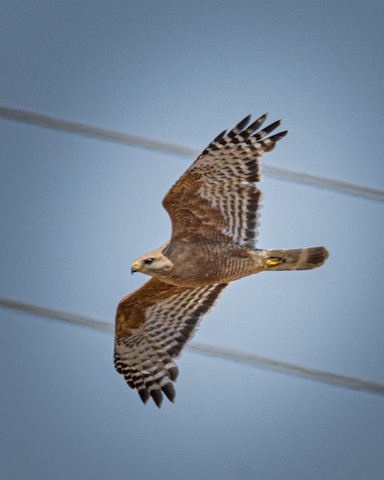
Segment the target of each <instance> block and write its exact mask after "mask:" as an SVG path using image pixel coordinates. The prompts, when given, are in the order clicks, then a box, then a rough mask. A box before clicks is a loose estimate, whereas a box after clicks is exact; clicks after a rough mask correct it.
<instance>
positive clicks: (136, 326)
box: [115, 278, 227, 407]
mask: <svg viewBox="0 0 384 480" xmlns="http://www.w3.org/2000/svg"><path fill="white" fill-rule="evenodd" d="M226 285H227V284H225V283H223V284H217V285H207V286H202V287H197V288H185V287H177V286H174V285H169V284H167V283H163V282H161V281H160V280H157V279H156V278H152V279H151V280H149V282H147V283H145V284H144V285H143V286H142V287H141V288H139V289H138V290H136V291H135V292H133V293H131V294H130V295H128V296H127V297H125V298H123V299H122V300H121V302H120V303H119V305H118V308H117V318H116V339H115V368H116V370H117V371H118V372H119V373H121V374H122V375H124V377H125V380H126V382H127V383H128V385H129V386H130V387H132V388H134V389H136V390H137V391H138V393H139V395H140V397H141V399H142V401H143V402H144V403H146V402H147V401H148V399H149V398H150V397H152V398H153V400H154V401H155V403H156V405H157V406H158V407H159V406H160V405H161V402H162V400H163V393H164V394H165V395H166V396H167V397H168V398H169V400H171V401H173V400H174V397H175V389H174V386H173V383H172V382H174V381H175V380H176V378H177V375H178V368H177V366H176V363H175V362H174V360H173V359H174V357H176V356H177V355H179V354H180V352H181V350H182V349H183V347H184V346H185V344H186V342H187V341H188V340H189V339H190V338H191V337H192V335H193V333H194V331H195V329H196V327H197V325H198V323H199V321H200V319H201V317H202V316H203V315H204V314H205V313H207V312H208V310H209V309H210V308H211V307H212V306H213V304H214V303H215V301H216V299H217V298H218V297H219V295H220V293H221V292H222V291H223V290H224V288H225V287H226Z"/></svg>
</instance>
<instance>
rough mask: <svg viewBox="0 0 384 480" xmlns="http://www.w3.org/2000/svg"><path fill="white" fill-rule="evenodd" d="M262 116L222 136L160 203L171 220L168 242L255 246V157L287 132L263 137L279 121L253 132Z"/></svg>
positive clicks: (257, 197)
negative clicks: (182, 241)
mask: <svg viewBox="0 0 384 480" xmlns="http://www.w3.org/2000/svg"><path fill="white" fill-rule="evenodd" d="M266 117H267V114H265V115H263V116H261V117H260V118H258V119H257V120H256V121H255V122H253V123H251V124H250V125H249V122H250V119H251V116H250V115H249V116H248V117H246V118H244V120H242V121H241V122H240V123H238V124H237V125H236V126H235V127H234V128H233V129H232V130H231V131H230V132H228V133H227V132H226V131H224V132H222V133H221V134H220V135H218V136H217V137H216V138H215V139H214V140H213V142H212V143H210V144H209V145H208V147H207V148H206V149H205V150H204V151H203V152H202V153H201V155H200V156H199V157H198V158H197V160H196V161H195V162H194V163H193V164H192V165H191V167H190V168H189V169H188V170H187V171H186V172H185V173H184V175H183V176H182V177H181V178H180V179H179V180H178V181H177V182H176V184H175V185H174V186H173V187H172V189H171V190H170V191H169V193H168V194H167V195H166V197H165V198H164V200H163V205H164V208H165V209H166V210H167V212H168V213H169V215H170V217H171V220H172V239H171V243H176V242H177V241H179V240H187V241H198V240H199V239H202V238H205V239H210V240H213V241H225V242H233V243H236V244H238V245H241V246H246V247H249V248H253V247H254V246H255V241H256V228H257V218H258V207H259V203H260V200H261V192H260V190H259V189H258V186H257V182H259V181H260V180H261V175H260V158H261V157H262V155H264V154H265V153H267V152H270V151H271V150H272V149H273V148H274V147H275V145H276V142H277V141H279V140H280V139H281V138H283V137H284V136H285V135H286V134H287V133H288V132H287V131H284V132H281V133H277V134H275V135H272V136H269V137H268V135H269V134H270V133H271V132H272V131H273V130H275V129H276V128H277V127H278V126H279V125H280V124H281V121H277V122H275V123H272V124H271V125H269V126H267V127H265V128H264V129H262V130H258V129H259V128H260V127H261V125H262V124H263V123H264V121H265V119H266ZM257 130H258V131H257Z"/></svg>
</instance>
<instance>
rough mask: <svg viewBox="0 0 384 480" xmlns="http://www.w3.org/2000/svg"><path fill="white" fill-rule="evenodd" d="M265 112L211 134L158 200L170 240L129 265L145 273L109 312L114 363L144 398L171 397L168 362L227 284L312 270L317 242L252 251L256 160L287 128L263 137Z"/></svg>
mask: <svg viewBox="0 0 384 480" xmlns="http://www.w3.org/2000/svg"><path fill="white" fill-rule="evenodd" d="M266 116H267V115H266V114H265V115H263V116H261V117H260V118H258V119H257V120H256V121H255V122H253V123H251V124H249V123H250V118H251V117H250V116H248V117H246V118H245V119H244V120H242V121H241V122H240V123H238V124H237V125H236V126H235V127H234V128H233V129H232V130H230V131H229V132H228V133H227V132H226V131H224V132H222V133H221V134H220V135H218V136H217V137H216V138H215V139H214V140H213V141H212V142H211V143H210V144H209V145H208V147H207V148H206V149H205V150H204V151H203V152H202V153H201V155H200V156H199V157H198V158H197V160H196V161H195V162H194V163H193V164H192V165H191V166H190V167H189V168H188V170H187V171H186V172H185V173H184V175H182V177H181V178H180V179H179V180H178V181H177V182H176V184H175V185H174V186H173V187H172V188H171V190H170V191H169V192H168V194H167V195H166V197H165V198H164V201H163V205H164V207H165V209H166V210H167V212H168V213H169V215H170V217H171V220H172V236H171V239H170V241H169V242H168V243H166V244H165V245H163V246H162V247H160V248H159V249H157V250H153V251H152V252H149V253H146V254H144V255H141V256H140V257H139V258H138V259H137V260H135V262H134V263H133V266H132V272H137V271H140V272H142V273H145V274H147V275H150V276H152V277H153V278H152V279H151V280H149V281H148V282H147V283H146V284H144V285H143V286H142V287H141V288H139V289H138V290H136V291H135V292H133V293H131V294H130V295H128V296H127V297H125V298H123V299H122V300H121V302H120V303H119V306H118V309H117V319H116V341H115V367H116V369H117V371H118V372H119V373H121V374H122V375H124V378H125V380H126V382H127V383H128V385H129V386H130V387H132V388H134V389H136V390H137V391H138V393H139V395H140V397H141V399H142V400H143V402H144V403H145V402H147V401H148V399H149V398H150V397H152V399H153V400H154V402H155V403H156V405H157V406H160V405H161V402H162V400H163V394H165V395H166V396H167V397H168V398H169V400H171V401H173V400H174V397H175V389H174V386H173V382H174V381H175V380H176V378H177V375H178V368H177V366H176V363H175V361H174V358H175V357H176V356H177V355H179V354H180V352H181V350H182V349H183V347H184V346H185V344H186V342H187V341H188V340H189V339H190V338H191V337H192V335H193V333H194V331H195V330H196V327H197V325H198V323H199V321H200V320H201V317H202V316H203V315H204V314H205V313H207V312H208V310H209V309H210V308H211V307H212V306H213V304H214V303H215V301H216V300H217V298H218V297H219V295H220V294H221V293H222V291H223V290H224V289H225V287H226V286H227V285H228V283H229V282H232V281H233V280H237V279H239V278H242V277H245V276H247V275H252V274H254V273H259V272H262V271H265V270H268V271H275V270H307V269H312V268H315V267H319V266H321V265H322V264H323V263H324V261H325V260H326V259H327V257H328V252H327V250H326V248H325V247H314V248H300V249H295V250H261V249H256V248H255V240H256V234H257V226H258V210H259V205H260V200H261V196H262V194H261V192H260V190H259V187H258V183H259V181H260V180H261V175H260V158H261V157H262V156H263V155H264V154H265V153H267V152H270V151H271V150H272V149H273V148H274V147H275V145H276V142H278V141H279V140H280V139H281V138H283V137H284V136H285V135H286V134H287V131H283V132H280V133H276V134H274V135H270V136H268V135H269V134H270V133H271V132H272V131H273V130H275V129H276V128H277V127H278V126H279V125H280V124H281V121H277V122H275V123H273V124H271V125H269V126H267V127H265V128H264V129H260V130H259V128H260V127H261V125H262V124H263V123H264V121H265V119H266Z"/></svg>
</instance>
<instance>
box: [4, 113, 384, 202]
mask: <svg viewBox="0 0 384 480" xmlns="http://www.w3.org/2000/svg"><path fill="white" fill-rule="evenodd" d="M0 117H3V118H6V119H8V120H13V121H17V122H23V123H29V124H33V125H38V126H40V127H44V128H51V129H55V130H60V131H65V132H70V133H75V134H78V135H82V136H86V137H93V138H98V139H102V140H108V141H111V142H116V143H123V144H125V145H130V146H134V147H137V148H143V149H147V150H153V151H156V152H161V153H167V154H171V155H176V156H178V157H183V158H188V159H194V158H195V157H196V156H197V155H198V154H199V153H200V152H199V151H198V150H195V149H192V148H186V147H182V146H180V145H174V144H171V143H165V142H158V141H155V140H152V139H150V138H146V137H141V136H138V135H129V134H127V133H123V132H118V131H115V130H108V129H105V128H101V127H95V126H92V125H86V124H84V123H78V122H72V121H68V120H62V119H58V118H54V117H51V116H47V115H41V114H38V113H33V112H28V111H25V110H18V109H15V108H9V107H4V106H0ZM263 169H264V171H265V172H266V173H267V174H268V175H271V176H272V177H275V178H278V179H280V180H284V181H288V182H296V183H301V184H305V185H311V186H313V187H317V188H322V189H326V190H331V191H335V192H339V193H344V194H347V195H353V196H358V197H363V198H366V199H369V200H375V201H378V202H384V191H383V190H378V189H375V188H370V187H365V186H362V185H355V184H352V183H348V182H343V181H340V180H333V179H331V178H325V177H319V176H317V175H310V174H307V173H302V172H296V171H293V170H288V169H285V168H279V167H273V166H269V165H264V166H263Z"/></svg>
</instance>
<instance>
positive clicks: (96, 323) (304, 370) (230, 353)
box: [0, 298, 384, 395]
mask: <svg viewBox="0 0 384 480" xmlns="http://www.w3.org/2000/svg"><path fill="white" fill-rule="evenodd" d="M0 306H3V307H6V308H10V309H13V310H21V311H23V312H27V313H30V314H33V315H38V316H42V317H46V318H50V319H55V320H60V321H63V322H66V323H72V324H75V325H82V326H85V327H88V328H92V329H96V330H102V331H108V332H111V331H113V329H114V326H113V325H112V324H111V323H108V322H105V321H102V320H95V319H92V318H89V317H83V316H80V315H74V314H71V313H67V312H62V311H59V310H53V309H49V308H44V307H40V306H36V305H31V304H29V303H24V302H18V301H15V300H10V299H7V298H0ZM187 348H189V349H190V350H192V351H194V352H196V353H199V354H203V355H209V356H211V357H215V358H220V359H225V360H230V361H233V362H237V363H241V364H246V365H250V366H252V367H256V368H264V369H268V370H273V371H276V372H279V373H282V374H285V375H293V376H297V377H302V378H307V379H310V380H314V381H317V382H321V383H326V384H329V385H333V386H338V387H342V388H347V389H353V390H361V391H364V392H368V393H376V394H380V395H384V385H383V384H381V383H377V382H373V381H369V380H364V379H361V378H356V377H349V376H346V375H339V374H335V373H331V372H326V371H322V370H316V369H313V368H309V367H304V366H301V365H295V364H293V363H288V362H282V361H280V360H274V359H272V358H268V357H263V356H260V355H255V354H250V353H246V352H241V351H239V350H232V349H228V348H223V347H215V346H213V345H206V344H203V343H197V342H192V343H190V344H189V346H188V347H187Z"/></svg>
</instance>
